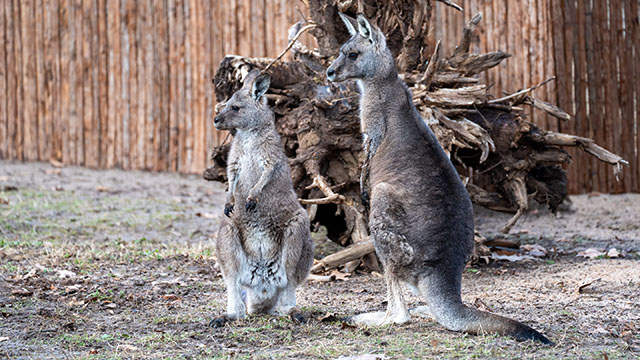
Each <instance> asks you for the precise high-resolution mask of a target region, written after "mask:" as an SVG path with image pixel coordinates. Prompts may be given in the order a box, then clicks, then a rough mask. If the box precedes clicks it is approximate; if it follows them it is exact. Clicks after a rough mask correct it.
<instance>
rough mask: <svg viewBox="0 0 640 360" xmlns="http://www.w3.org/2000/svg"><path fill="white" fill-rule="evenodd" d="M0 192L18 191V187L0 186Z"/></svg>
mask: <svg viewBox="0 0 640 360" xmlns="http://www.w3.org/2000/svg"><path fill="white" fill-rule="evenodd" d="M0 191H5V192H6V191H18V187H17V186H13V185H2V186H0Z"/></svg>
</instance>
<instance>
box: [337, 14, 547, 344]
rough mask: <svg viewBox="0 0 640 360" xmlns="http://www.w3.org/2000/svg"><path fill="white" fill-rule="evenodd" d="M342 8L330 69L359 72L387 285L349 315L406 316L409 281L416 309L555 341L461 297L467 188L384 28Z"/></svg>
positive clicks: (375, 233) (475, 327)
mask: <svg viewBox="0 0 640 360" xmlns="http://www.w3.org/2000/svg"><path fill="white" fill-rule="evenodd" d="M340 17H341V18H342V20H343V21H344V23H345V25H346V27H347V29H348V30H349V33H350V34H351V38H350V39H349V40H348V41H347V42H346V43H345V44H344V45H343V46H342V47H341V48H340V55H339V56H338V58H337V59H336V60H335V61H334V62H333V64H331V66H330V67H329V69H327V77H328V79H329V80H331V81H334V82H338V81H344V80H347V79H357V80H358V85H359V87H360V90H361V98H360V120H361V123H360V124H361V127H362V133H363V142H364V151H365V154H366V160H365V163H364V165H363V173H362V177H361V185H362V186H363V190H364V189H365V186H366V183H367V180H368V182H369V184H370V189H371V190H370V197H371V210H370V216H369V225H370V228H371V236H372V238H373V243H374V245H375V249H376V253H377V254H378V256H379V257H380V260H381V261H382V264H383V266H384V270H385V279H386V283H387V292H388V305H387V311H386V313H384V314H383V313H365V314H360V315H357V316H355V317H353V318H352V320H353V321H354V322H356V323H363V324H369V325H383V324H389V323H404V322H406V321H408V320H409V311H408V310H407V306H406V303H405V300H404V298H403V295H402V290H401V287H400V283H405V284H408V285H409V287H411V288H412V289H414V290H416V291H418V292H419V293H420V294H421V295H422V296H423V297H424V298H425V299H426V302H427V306H423V307H419V308H418V309H416V311H415V312H416V313H417V314H418V315H427V314H430V315H431V316H433V317H435V319H436V321H438V322H439V323H440V324H442V325H443V326H444V327H446V328H447V329H450V330H454V331H465V332H469V333H473V334H478V333H483V332H489V333H490V332H495V333H498V334H503V335H510V336H513V337H514V338H516V339H518V340H527V339H533V340H538V341H541V342H543V343H545V344H549V343H551V342H550V341H549V340H548V339H547V338H546V337H544V336H543V335H542V334H540V333H539V332H537V331H536V330H534V329H532V328H530V327H529V326H526V325H523V324H521V323H519V322H517V321H515V320H511V319H508V318H505V317H502V316H498V315H494V314H490V313H486V312H482V311H479V310H476V309H474V308H470V307H467V306H465V305H464V304H463V302H462V298H461V296H460V287H461V280H462V271H463V269H464V267H465V263H466V260H467V259H468V256H469V255H470V253H471V251H472V250H473V213H472V207H471V201H470V199H469V195H468V194H467V192H466V190H465V188H464V186H463V184H462V182H461V181H460V178H459V176H458V173H457V172H456V170H455V169H454V167H453V164H451V161H450V160H449V158H448V157H447V156H446V155H445V153H444V150H443V149H442V147H441V146H440V144H439V143H438V140H437V139H436V137H435V136H434V135H433V133H432V132H431V130H430V129H429V128H428V127H427V126H426V125H425V123H424V121H423V120H422V118H421V117H420V115H419V114H418V112H417V110H416V108H415V106H414V105H413V100H412V96H411V93H410V92H409V89H408V88H407V86H406V85H405V84H404V82H403V81H402V80H401V79H400V78H398V73H397V69H396V65H395V61H394V58H393V56H392V54H391V52H390V50H389V48H388V47H387V45H386V40H385V37H384V35H383V34H382V32H381V31H380V30H379V29H378V28H376V27H374V26H372V25H371V24H370V23H369V21H368V20H367V19H366V18H365V17H364V16H362V15H358V17H357V27H358V28H357V30H356V28H355V27H354V25H353V24H352V23H351V20H350V19H349V18H347V17H346V16H345V15H343V14H340ZM363 193H365V192H364V191H363ZM412 313H413V311H412Z"/></svg>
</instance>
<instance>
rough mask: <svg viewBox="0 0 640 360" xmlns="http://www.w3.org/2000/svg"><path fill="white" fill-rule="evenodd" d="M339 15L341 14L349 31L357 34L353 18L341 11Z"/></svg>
mask: <svg viewBox="0 0 640 360" xmlns="http://www.w3.org/2000/svg"><path fill="white" fill-rule="evenodd" d="M338 15H340V19H342V22H343V23H344V26H346V27H347V31H349V35H351V36H353V35H355V34H356V33H357V31H356V28H355V27H354V26H353V23H352V22H351V20H353V19H352V18H351V17H349V16H347V15H345V14H343V13H341V12H339V11H338Z"/></svg>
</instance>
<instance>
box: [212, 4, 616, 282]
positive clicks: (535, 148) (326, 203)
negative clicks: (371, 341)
mask: <svg viewBox="0 0 640 360" xmlns="http://www.w3.org/2000/svg"><path fill="white" fill-rule="evenodd" d="M441 1H442V0H441ZM442 2H444V3H447V4H448V5H451V6H455V5H454V4H452V3H451V2H450V1H442ZM308 5H309V14H310V16H311V18H310V19H307V20H305V21H303V22H300V23H298V24H296V25H294V26H293V27H292V29H291V31H290V39H292V40H293V38H294V36H293V35H295V34H297V33H298V31H299V30H300V29H301V28H303V27H304V28H305V29H306V28H313V29H312V30H311V33H312V34H313V36H314V37H315V38H316V40H317V43H318V45H319V49H314V50H311V49H308V48H306V47H305V46H303V45H302V44H300V43H299V42H297V41H294V42H293V46H292V49H291V51H293V53H294V59H295V60H294V61H292V62H276V63H274V64H273V65H272V66H270V68H269V73H270V74H271V77H272V81H271V89H270V90H269V92H268V95H267V96H268V99H269V103H270V105H271V107H272V109H273V110H274V112H275V113H276V126H277V128H278V131H279V133H280V134H281V136H282V141H283V145H284V149H285V152H286V154H287V156H288V157H289V158H290V159H291V161H290V164H291V168H292V176H293V182H294V185H295V187H296V190H297V192H298V195H299V197H300V199H301V202H302V203H303V204H306V205H307V207H308V210H309V213H310V216H311V219H312V224H315V225H314V226H326V227H327V230H328V236H329V238H330V239H332V240H333V241H336V242H338V243H340V244H341V245H343V246H349V245H350V246H349V247H348V248H347V249H345V250H343V251H340V252H338V253H336V254H333V255H330V256H328V257H327V258H325V259H323V260H321V261H320V262H319V263H318V264H317V265H316V266H315V267H314V271H321V270H323V269H328V268H332V267H336V266H339V265H344V264H345V263H346V266H347V270H354V269H355V268H356V267H358V266H359V264H361V262H362V261H361V260H363V261H364V263H365V265H366V266H367V267H368V268H369V269H372V270H378V269H379V267H378V263H377V261H376V258H375V256H374V255H373V246H372V244H371V242H370V241H369V240H368V229H367V214H366V209H365V208H364V207H363V206H362V203H361V201H360V198H359V194H360V189H359V174H360V164H361V160H362V159H361V136H360V128H359V125H360V123H359V118H358V93H357V89H356V87H355V84H353V83H347V84H332V83H329V82H328V81H327V80H326V78H325V69H326V68H327V66H328V64H329V63H330V61H331V60H332V58H333V57H334V56H335V55H336V54H337V51H338V49H339V46H340V45H341V44H342V43H343V42H344V41H345V40H346V36H347V33H346V31H345V29H344V25H343V24H342V22H341V20H340V19H339V17H338V15H337V12H338V11H342V12H344V13H347V14H349V15H352V16H355V15H356V14H357V13H358V12H361V13H364V14H365V16H367V18H369V19H371V20H372V23H375V24H378V26H379V27H380V28H381V29H382V30H383V32H384V33H385V34H387V37H388V45H389V47H390V49H391V50H392V52H393V54H394V55H395V56H396V61H397V64H398V67H399V71H400V73H401V76H403V78H404V80H405V82H406V83H407V85H408V86H409V87H410V88H411V91H412V93H413V97H414V103H415V104H416V106H417V108H418V110H419V112H420V113H421V114H422V116H423V118H424V121H425V122H426V123H427V124H428V125H429V126H430V127H431V129H432V130H433V132H434V133H435V134H436V136H437V137H438V139H439V140H440V143H441V144H442V146H443V147H444V149H445V150H446V151H447V152H448V153H449V154H450V157H451V160H452V161H453V162H454V164H455V165H456V168H457V169H458V172H459V173H460V176H461V177H462V179H463V180H464V182H465V184H466V186H467V190H468V191H469V194H470V195H471V199H472V201H473V202H474V203H475V204H477V205H481V206H484V207H487V208H490V209H494V210H499V211H508V212H513V213H515V215H514V217H513V218H512V219H511V221H509V223H507V224H505V226H504V228H503V229H502V230H503V231H508V230H509V229H510V228H511V227H512V226H513V224H514V223H515V222H516V221H517V219H518V217H519V216H520V215H521V214H522V213H523V212H524V211H526V210H527V208H528V204H529V201H530V199H533V200H535V201H538V202H541V203H545V204H547V205H548V207H549V208H550V209H551V211H555V209H556V208H557V207H558V205H559V204H560V203H561V202H562V201H563V200H564V199H565V197H566V195H567V190H566V188H567V178H566V174H565V171H564V170H563V168H562V167H561V165H562V164H564V163H567V162H569V161H570V157H569V155H568V154H567V153H566V152H565V151H563V150H562V149H561V147H563V146H577V147H580V148H582V149H583V150H584V151H586V152H588V153H590V154H592V155H593V156H596V157H597V158H599V159H600V160H602V161H605V162H607V163H610V164H612V165H614V170H615V171H616V172H617V171H620V168H621V165H622V164H624V163H626V162H625V161H624V160H623V159H622V158H621V157H619V156H617V155H615V154H613V153H611V152H609V151H607V150H605V149H603V148H601V147H599V146H598V145H596V144H595V143H594V142H593V141H592V140H591V139H587V138H582V137H577V136H573V135H568V134H560V133H554V132H550V131H545V130H542V129H540V128H538V127H537V126H535V125H534V124H532V123H529V122H527V121H526V120H525V119H524V111H523V107H524V106H533V107H536V108H538V109H541V110H543V111H546V112H547V113H549V114H551V115H553V116H555V117H558V118H560V119H562V120H565V121H568V120H570V116H569V115H568V114H566V113H565V112H564V111H562V110H561V109H559V108H557V107H556V106H554V105H552V104H548V103H545V102H542V101H539V100H536V99H534V98H532V97H531V96H530V92H531V90H533V89H534V88H530V89H524V90H522V91H519V92H516V93H515V94H511V95H507V96H504V97H502V98H499V99H494V98H492V97H491V96H490V95H489V94H488V92H487V85H486V84H484V83H482V80H481V79H480V77H479V76H477V75H478V74H480V73H482V72H484V71H486V70H487V69H490V68H492V67H494V66H496V65H498V64H499V63H500V62H501V61H502V60H504V59H505V58H507V57H509V56H510V55H509V54H507V53H504V52H502V51H495V52H491V53H487V54H471V53H470V52H469V49H470V43H471V38H472V33H473V31H474V29H475V27H476V25H477V24H478V23H479V21H480V20H481V18H482V17H481V15H480V14H478V15H476V16H475V17H474V18H473V19H472V20H471V22H470V23H469V24H468V25H467V27H465V29H464V36H463V38H462V40H461V42H460V44H459V45H458V47H457V48H456V49H455V51H454V53H453V54H450V55H448V56H445V55H443V54H441V53H440V51H439V45H435V46H431V47H429V44H427V40H426V39H427V38H428V36H427V35H428V31H429V28H430V27H429V23H430V20H431V18H432V15H433V6H434V4H433V2H432V1H413V0H403V1H385V0H364V1H362V0H361V1H338V0H329V1H326V0H325V1H322V0H309V1H308ZM271 61H272V60H271V59H263V58H247V57H241V56H228V57H226V58H225V59H224V60H223V61H222V62H221V64H220V66H219V68H218V71H217V73H216V76H215V79H214V83H215V87H216V99H217V101H218V103H223V102H224V101H225V100H226V99H228V98H229V97H230V96H231V95H232V94H233V92H234V91H235V90H237V89H238V88H240V86H241V85H242V79H243V78H244V76H245V75H246V74H247V73H248V72H249V71H250V70H251V69H253V68H260V69H264V68H265V67H267V65H268V64H269V63H270V62H271ZM541 85H543V84H541ZM228 146H229V145H228V144H225V145H222V146H220V147H217V148H215V149H214V151H213V155H212V158H213V160H214V165H213V166H212V167H211V168H209V169H207V170H206V171H205V178H207V179H208V180H217V181H225V180H226V175H225V165H226V155H227V151H228ZM476 241H478V242H479V243H482V242H483V241H484V240H483V238H481V237H479V236H478V237H477V239H476ZM482 249H485V251H486V247H478V249H477V250H482Z"/></svg>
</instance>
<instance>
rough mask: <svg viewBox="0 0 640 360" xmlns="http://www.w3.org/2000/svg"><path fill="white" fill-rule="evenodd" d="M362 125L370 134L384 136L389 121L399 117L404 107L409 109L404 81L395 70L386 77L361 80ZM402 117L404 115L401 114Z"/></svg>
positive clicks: (366, 132)
mask: <svg viewBox="0 0 640 360" xmlns="http://www.w3.org/2000/svg"><path fill="white" fill-rule="evenodd" d="M358 85H359V86H360V91H361V95H360V96H361V97H360V125H361V128H362V131H363V132H364V133H365V134H367V135H369V136H378V137H379V138H380V140H382V138H383V137H384V135H385V133H386V129H387V125H388V124H387V122H388V121H389V119H390V118H397V117H398V116H397V115H399V113H400V112H401V111H402V109H407V105H408V104H406V102H407V101H408V99H407V91H406V87H405V85H404V82H403V81H402V80H401V79H400V78H399V77H398V74H397V73H396V72H395V71H393V72H392V74H389V76H386V77H384V78H379V79H372V80H359V81H358ZM400 117H402V116H400Z"/></svg>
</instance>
